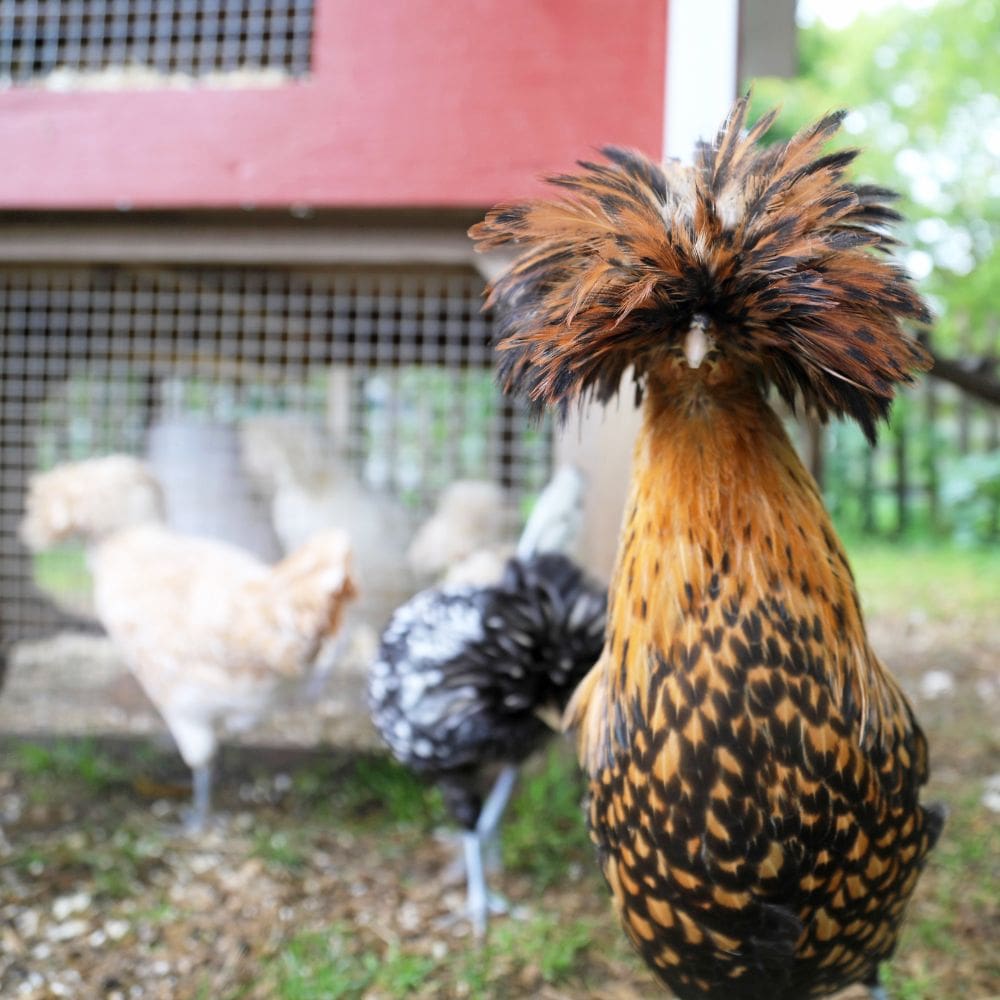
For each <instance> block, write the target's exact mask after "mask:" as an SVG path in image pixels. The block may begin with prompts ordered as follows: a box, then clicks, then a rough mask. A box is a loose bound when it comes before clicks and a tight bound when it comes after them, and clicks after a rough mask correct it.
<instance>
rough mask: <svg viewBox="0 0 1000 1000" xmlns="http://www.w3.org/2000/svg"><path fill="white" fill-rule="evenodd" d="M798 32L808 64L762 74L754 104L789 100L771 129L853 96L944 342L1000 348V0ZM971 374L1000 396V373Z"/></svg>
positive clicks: (790, 125) (871, 170)
mask: <svg viewBox="0 0 1000 1000" xmlns="http://www.w3.org/2000/svg"><path fill="white" fill-rule="evenodd" d="M799 44H800V74H799V76H798V77H797V78H795V79H794V80H791V81H785V80H774V79H764V80H758V81H755V82H754V109H755V111H756V112H757V113H758V114H759V113H760V112H762V111H763V110H764V109H765V108H767V107H770V106H772V105H774V104H781V105H783V106H784V113H783V114H782V116H781V118H780V120H779V123H778V126H777V128H776V129H775V135H774V137H775V138H786V137H787V136H789V135H791V134H792V132H794V130H795V129H797V128H798V127H799V126H801V125H803V124H805V123H806V122H807V121H810V120H812V119H814V118H816V117H817V116H818V115H820V114H822V113H823V112H825V111H827V110H829V109H830V108H831V107H838V106H840V107H846V108H849V109H850V113H849V115H848V116H847V119H846V120H845V122H844V129H843V132H842V134H841V136H840V138H839V140H838V141H839V142H840V144H841V145H857V146H860V147H862V148H863V149H864V150H865V155H864V157H863V158H862V159H861V160H860V162H859V167H860V176H859V179H861V180H874V181H876V182H878V183H881V184H885V185H888V186H889V187H892V188H895V189H896V190H897V191H899V192H900V193H901V194H902V195H903V212H904V215H905V216H906V220H907V221H906V224H905V227H904V228H903V230H902V232H901V234H900V235H901V237H902V242H903V245H904V246H905V247H906V248H907V249H906V251H905V252H904V254H903V261H904V263H905V264H906V266H907V268H908V269H909V270H910V272H911V273H912V274H913V276H914V278H915V279H916V280H917V281H918V282H919V283H920V284H921V287H922V289H923V291H924V292H925V293H926V294H927V295H928V297H929V299H930V301H931V304H932V307H933V308H934V311H935V314H936V321H935V325H934V334H933V342H934V346H935V348H936V350H937V351H938V352H941V353H943V354H945V355H951V356H955V355H956V354H962V355H966V356H967V355H969V354H971V355H974V356H978V357H987V358H995V357H996V356H997V354H998V353H1000V307H998V304H997V295H996V289H997V288H998V287H1000V59H998V58H997V53H1000V0H941V2H939V3H938V4H936V5H935V6H933V7H930V8H928V9H923V10H913V9H909V8H907V7H903V6H900V7H896V8H891V9H889V10H885V11H882V12H880V13H872V14H863V15H861V16H860V17H859V18H858V19H857V20H856V21H854V23H852V24H851V25H850V26H849V27H847V28H843V29H841V30H834V29H831V28H829V27H826V26H825V25H823V24H822V23H821V22H816V23H815V24H813V25H810V26H807V27H804V28H803V29H802V31H801V33H800V43H799ZM779 129H780V130H781V131H780V132H779ZM962 331H968V332H967V333H965V334H963V333H962ZM941 374H942V375H945V376H946V377H947V375H946V373H945V372H944V371H942V372H941ZM947 374H952V373H951V372H950V371H949V372H948V373H947ZM962 374H964V371H963V372H961V373H959V376H961V375H962ZM966 381H967V382H970V384H969V385H967V386H966V388H967V389H972V388H975V387H977V386H978V384H979V383H980V382H981V383H982V385H983V387H985V389H986V390H987V391H988V390H989V389H990V387H991V386H992V390H993V392H994V397H993V401H994V402H1000V384H997V383H996V382H995V381H994V380H993V376H992V374H991V372H982V371H978V372H977V371H975V370H973V372H972V375H971V376H970V377H969V378H967V379H966ZM980 394H981V393H980Z"/></svg>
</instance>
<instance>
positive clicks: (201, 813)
mask: <svg viewBox="0 0 1000 1000" xmlns="http://www.w3.org/2000/svg"><path fill="white" fill-rule="evenodd" d="M191 777H192V789H191V812H190V813H188V817H187V819H186V820H185V822H184V832H185V833H187V834H199V833H203V832H204V830H205V826H206V825H207V824H208V818H209V816H210V815H211V812H212V763H211V761H209V763H207V764H202V765H201V766H200V767H193V768H192V769H191Z"/></svg>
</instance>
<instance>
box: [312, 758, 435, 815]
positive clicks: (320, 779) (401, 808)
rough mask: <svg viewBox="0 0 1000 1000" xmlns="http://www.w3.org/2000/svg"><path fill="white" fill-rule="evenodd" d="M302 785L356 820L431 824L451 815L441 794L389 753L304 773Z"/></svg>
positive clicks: (313, 794)
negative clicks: (447, 813)
mask: <svg viewBox="0 0 1000 1000" xmlns="http://www.w3.org/2000/svg"><path fill="white" fill-rule="evenodd" d="M294 780H295V787H296V790H297V791H299V792H301V793H302V794H305V795H308V796H312V797H313V798H314V799H315V797H317V796H321V797H322V798H323V799H324V800H325V801H326V802H327V803H328V805H329V807H330V808H331V809H333V810H335V811H336V813H337V816H338V818H339V819H342V820H347V821H348V822H350V823H355V824H360V825H362V826H365V825H372V824H375V825H382V824H384V823H386V822H389V823H392V824H394V825H396V826H401V827H420V828H422V829H428V830H429V829H431V828H432V827H434V826H436V825H438V824H440V823H442V822H443V821H444V820H445V812H444V806H443V804H442V802H441V796H440V794H439V793H438V792H437V791H436V790H434V789H432V788H431V787H429V786H428V785H426V784H425V783H424V782H422V781H420V780H419V779H418V778H416V777H415V776H414V775H413V774H412V773H411V772H410V771H408V770H407V769H406V768H405V767H402V766H401V765H400V764H397V763H396V761H394V760H393V759H392V758H391V757H388V756H370V757H369V756H366V757H358V758H357V759H356V760H354V761H353V762H352V763H351V764H350V765H349V766H348V767H346V768H345V767H341V768H339V769H337V770H336V771H324V770H323V769H322V768H320V769H318V770H317V771H315V772H313V773H311V774H310V773H306V774H305V775H301V774H300V775H298V776H297V777H296V778H295V779H294Z"/></svg>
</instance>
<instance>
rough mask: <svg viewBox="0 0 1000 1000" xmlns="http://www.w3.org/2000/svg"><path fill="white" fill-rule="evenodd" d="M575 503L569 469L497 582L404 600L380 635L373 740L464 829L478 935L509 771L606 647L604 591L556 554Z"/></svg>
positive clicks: (494, 901)
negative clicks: (432, 788)
mask: <svg viewBox="0 0 1000 1000" xmlns="http://www.w3.org/2000/svg"><path fill="white" fill-rule="evenodd" d="M581 499H582V478H581V477H580V474H579V473H578V472H577V471H576V470H575V469H569V468H564V469H562V470H560V472H559V473H558V474H557V475H556V476H555V478H554V479H553V480H552V482H551V483H550V484H549V485H548V486H547V487H546V489H545V490H544V491H543V493H542V495H541V496H540V497H539V500H538V502H537V504H536V505H535V509H534V511H533V512H532V515H531V517H530V518H529V520H528V523H527V525H526V526H525V529H524V532H523V534H522V536H521V541H520V543H519V545H518V550H517V554H516V555H515V556H514V557H513V558H511V559H510V560H509V561H508V562H507V565H506V567H505V569H504V572H503V576H502V578H501V579H500V580H499V581H498V582H496V583H493V584H490V585H488V586H468V585H465V586H445V587H439V588H431V589H428V590H424V591H422V592H421V593H419V594H417V595H416V596H414V597H413V598H412V599H411V600H409V601H408V602H407V603H406V604H404V605H402V606H401V607H400V608H399V609H398V610H397V611H396V613H395V614H394V615H393V617H392V619H391V620H390V622H389V624H388V626H387V628H386V629H385V632H384V633H383V634H382V641H381V646H380V649H379V654H378V658H377V659H376V661H375V663H374V664H373V666H372V670H371V674H370V677H369V683H368V695H369V703H370V706H371V711H372V719H373V721H374V723H375V726H376V728H377V729H378V731H379V733H380V734H381V736H382V738H383V740H384V741H385V742H386V744H387V745H388V747H389V749H390V750H391V751H392V753H393V755H394V756H395V757H396V758H397V759H398V760H399V761H400V762H401V763H403V764H404V765H406V766H407V767H409V768H410V769H411V770H413V771H414V772H415V773H416V774H418V775H420V776H421V777H423V778H425V779H426V780H428V781H431V782H433V783H434V784H436V785H437V787H438V788H440V790H441V792H442V795H443V797H444V801H445V804H446V806H447V808H448V810H449V812H450V814H451V815H452V817H453V818H454V819H455V821H456V822H457V823H458V824H459V825H461V827H462V829H463V837H462V842H463V852H464V861H465V870H466V881H467V888H468V916H469V919H470V921H471V924H472V928H473V932H474V933H475V934H476V936H477V937H481V936H482V935H483V934H484V933H485V930H486V921H487V914H488V912H489V910H490V909H494V910H498V909H502V901H500V900H499V897H495V896H492V895H491V894H490V893H489V892H488V891H487V887H486V877H485V874H484V867H483V857H484V853H485V851H486V849H488V848H489V847H490V846H491V845H492V844H493V843H494V842H495V838H496V835H497V832H498V830H499V826H500V820H501V818H502V816H503V812H504V809H505V807H506V805H507V801H508V799H509V798H510V794H511V792H512V791H513V788H514V785H515V783H516V780H517V773H518V769H519V766H520V764H521V763H522V762H523V761H524V760H525V759H526V758H527V757H528V756H529V755H530V754H531V753H533V752H534V751H535V750H537V749H538V748H539V747H541V746H542V745H543V744H544V743H545V741H546V740H547V739H548V738H549V737H550V736H551V735H552V729H551V727H550V726H549V725H548V724H547V723H546V722H545V721H544V718H543V717H544V715H545V713H546V712H547V711H548V712H551V711H553V710H554V711H556V712H559V713H561V711H562V709H563V708H564V707H565V705H566V703H567V701H568V700H569V698H570V695H571V694H572V693H573V690H574V689H575V687H576V685H577V684H578V682H579V681H580V680H581V678H582V677H583V676H584V675H585V674H586V673H587V671H588V670H589V669H590V668H591V667H592V666H593V665H594V663H595V662H596V660H597V657H598V656H599V655H600V652H601V648H602V646H603V642H604V619H605V613H606V609H607V593H606V591H605V590H603V589H601V588H599V587H597V586H595V585H594V584H593V583H591V582H590V581H589V580H588V579H587V578H586V577H585V576H584V574H583V572H582V571H581V570H580V569H579V567H577V566H576V565H575V563H574V562H573V561H572V560H571V559H569V558H568V557H567V556H565V555H563V554H562V552H560V551H556V550H555V549H557V548H562V547H565V546H566V545H567V543H568V542H569V541H571V540H572V538H573V536H575V534H576V533H577V530H578V526H579V522H580V506H581ZM494 775H495V776H496V777H495V778H494ZM491 780H492V788H491V787H490V783H491Z"/></svg>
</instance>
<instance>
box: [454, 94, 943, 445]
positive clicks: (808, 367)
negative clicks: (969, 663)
mask: <svg viewBox="0 0 1000 1000" xmlns="http://www.w3.org/2000/svg"><path fill="white" fill-rule="evenodd" d="M747 104H748V98H747V97H744V98H741V99H740V100H739V101H737V102H736V104H735V105H734V107H733V109H732V111H731V112H730V114H729V116H728V118H727V119H726V121H725V122H724V123H723V125H722V127H721V128H720V129H719V132H718V134H717V135H716V137H715V139H714V140H713V141H711V142H703V143H701V144H700V145H699V147H698V149H697V150H696V154H695V162H694V166H692V167H688V166H684V165H682V164H680V163H679V162H677V161H667V162H666V163H663V164H659V163H656V162H654V161H652V160H650V159H648V158H647V157H645V156H644V155H642V154H641V153H638V152H635V151H632V150H627V149H619V148H615V147H608V148H605V149H603V150H602V152H603V154H604V156H605V157H606V158H607V161H608V162H606V163H591V162H581V163H580V168H581V169H580V172H579V173H575V174H563V175H556V176H552V177H549V178H548V180H549V182H550V183H551V184H553V185H554V186H556V187H557V188H561V189H562V191H563V192H564V193H563V194H562V195H561V196H559V197H556V198H554V199H552V200H548V201H533V202H528V203H525V204H513V205H501V206H498V207H497V208H495V209H493V210H492V211H491V212H489V213H488V215H487V216H486V218H485V220H484V221H483V222H481V223H479V224H478V225H476V226H473V227H472V229H471V230H470V236H472V238H473V239H474V240H475V241H476V244H477V249H480V250H488V249H492V248H496V247H503V246H512V247H514V248H515V249H518V250H520V256H519V257H518V258H517V259H516V260H515V261H514V263H513V264H512V265H511V267H510V268H509V269H508V270H507V271H506V273H505V274H503V275H502V276H501V277H500V278H498V279H497V280H496V281H495V282H494V283H493V284H492V285H491V287H490V289H489V291H488V297H487V302H486V306H487V307H491V306H493V307H496V322H497V350H498V358H499V361H498V364H499V377H500V380H501V383H502V384H503V386H504V388H505V389H506V390H507V391H517V392H519V393H521V394H523V395H525V396H526V397H527V398H528V399H529V400H530V401H531V402H532V403H533V404H534V405H535V406H536V407H537V408H539V409H541V408H543V407H545V406H555V407H556V408H557V409H558V410H559V411H561V412H562V413H563V414H565V412H566V410H567V408H568V406H569V404H570V403H572V402H574V401H583V400H584V399H586V398H588V397H591V396H593V397H595V398H596V399H598V400H599V401H601V402H604V401H606V400H608V399H609V398H610V397H612V396H613V395H614V394H615V393H616V392H617V391H618V388H619V385H620V383H621V380H622V376H623V375H624V373H625V371H626V370H627V369H628V367H629V366H630V365H634V366H635V374H636V378H637V379H638V380H641V378H642V376H643V374H644V371H645V364H646V362H647V361H648V359H649V356H650V354H651V352H653V351H654V350H655V349H656V348H662V347H665V346H667V345H668V344H669V343H670V342H671V338H677V337H679V336H680V335H681V333H682V332H683V331H684V330H686V329H687V327H688V326H689V324H690V321H691V317H692V316H693V315H694V314H695V313H701V314H705V315H707V316H708V317H709V319H710V320H712V321H713V323H714V325H715V327H716V328H717V330H718V331H719V332H720V334H721V336H722V338H723V339H724V342H725V344H724V346H725V350H726V351H727V352H728V353H729V354H730V356H731V357H733V358H734V359H736V360H739V361H741V362H743V363H745V364H746V365H747V367H748V369H749V370H751V371H753V372H759V373H760V375H761V376H763V378H764V379H765V380H767V381H770V382H771V383H772V384H773V385H774V386H775V387H776V388H777V390H778V391H779V392H780V393H781V395H782V396H783V397H785V399H786V400H788V401H789V403H790V404H792V405H794V401H795V398H796V395H797V394H799V393H800V394H801V396H802V398H803V400H804V402H805V403H806V405H807V406H809V407H811V408H813V409H814V410H815V411H816V412H817V414H818V415H819V416H820V418H821V419H826V418H827V417H828V416H829V415H830V414H831V413H832V414H834V415H844V416H849V417H852V418H853V419H855V420H857V421H858V423H859V424H860V425H861V427H862V428H863V429H864V431H865V433H866V434H867V435H868V436H869V438H871V439H874V436H875V425H876V422H877V421H878V420H879V419H880V418H884V417H885V416H886V415H887V413H888V410H889V405H890V403H891V401H892V397H893V393H894V385H895V383H898V382H908V381H911V378H912V375H911V373H912V372H917V371H922V370H926V369H927V368H928V367H929V357H928V355H927V354H926V352H925V351H924V350H923V348H921V347H920V346H919V344H917V343H916V342H914V341H913V340H911V339H910V338H909V337H908V336H907V335H906V334H905V333H904V331H903V329H902V327H901V321H912V322H917V323H924V322H927V321H928V320H929V314H928V312H927V309H926V307H925V305H924V304H923V302H922V301H921V299H920V297H919V296H918V295H917V293H916V292H915V291H914V289H913V288H912V287H911V285H910V283H909V281H908V279H907V277H906V275H905V273H904V272H903V270H902V269H901V268H900V267H899V266H898V265H896V264H895V263H893V262H892V261H891V260H890V259H888V257H887V255H886V254H885V253H872V252H871V251H886V250H888V249H889V248H891V247H892V246H893V245H894V243H895V241H894V240H893V239H892V237H891V236H890V235H889V233H888V231H887V230H888V227H889V226H891V224H893V223H895V222H897V221H899V219H900V215H899V214H898V213H897V212H896V211H895V210H894V209H893V208H892V207H890V203H891V202H892V200H893V199H894V198H895V195H894V193H893V192H891V191H889V190H887V189H885V188H881V187H877V186H874V185H855V184H851V183H848V182H847V181H846V180H845V179H844V174H845V171H846V169H847V167H848V166H849V164H850V163H851V162H852V161H853V160H854V158H855V156H856V155H857V150H852V149H849V150H841V151H837V152H833V153H827V154H822V152H821V150H822V147H823V145H824V144H825V143H826V141H827V140H828V139H829V138H830V137H831V136H832V135H833V134H834V133H835V132H836V131H837V129H838V128H839V126H840V123H841V121H842V120H843V117H844V113H843V112H836V113H834V114H831V115H828V116H826V117H825V118H823V119H821V120H820V121H819V122H817V123H815V124H814V125H812V126H809V127H807V128H805V129H803V130H802V131H800V132H799V133H798V134H797V135H795V136H794V137H793V138H792V139H790V140H789V141H788V142H784V143H778V144H775V145H772V146H767V147H763V146H760V145H759V140H760V139H761V137H762V136H763V135H764V133H765V132H766V131H767V130H768V128H769V127H770V126H771V124H772V123H773V121H774V119H775V117H776V112H775V111H771V112H770V113H769V114H767V115H765V116H764V117H763V118H761V119H760V120H759V121H758V122H757V123H756V124H755V125H754V126H753V127H752V128H751V129H750V130H749V131H745V130H744V124H745V120H746V113H747Z"/></svg>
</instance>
